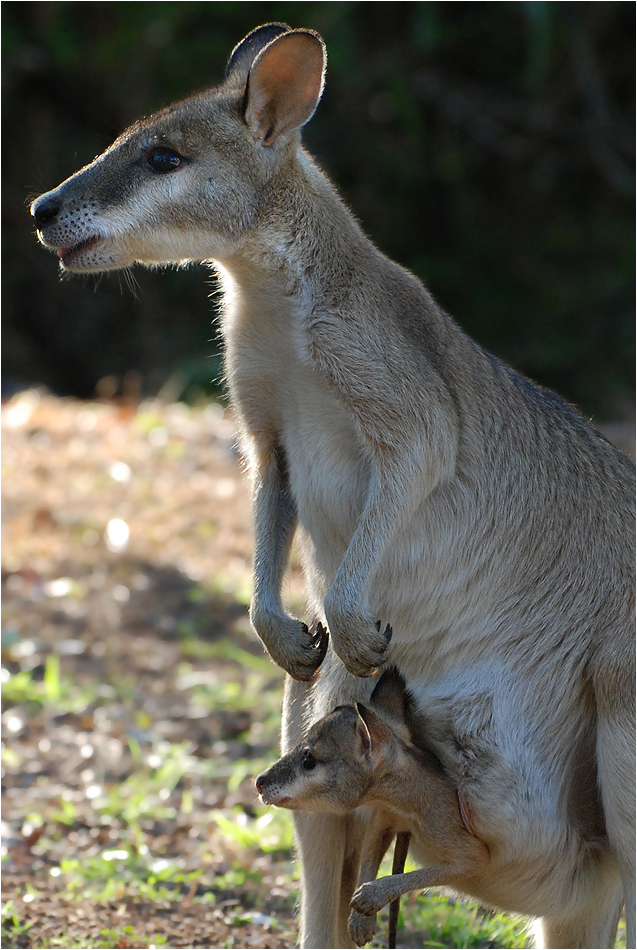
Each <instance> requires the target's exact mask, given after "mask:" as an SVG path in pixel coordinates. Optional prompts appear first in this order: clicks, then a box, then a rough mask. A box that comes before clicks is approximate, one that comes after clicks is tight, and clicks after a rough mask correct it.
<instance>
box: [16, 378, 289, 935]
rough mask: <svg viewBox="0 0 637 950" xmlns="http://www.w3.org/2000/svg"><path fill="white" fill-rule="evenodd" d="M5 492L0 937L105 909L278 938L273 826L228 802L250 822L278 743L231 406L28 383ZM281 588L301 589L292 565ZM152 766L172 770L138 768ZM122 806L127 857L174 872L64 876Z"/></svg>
mask: <svg viewBox="0 0 637 950" xmlns="http://www.w3.org/2000/svg"><path fill="white" fill-rule="evenodd" d="M3 496H4V501H3V513H4V518H3V523H4V536H3V573H2V591H3V603H4V606H3V654H2V655H3V668H4V670H5V671H7V672H4V673H3V681H6V677H7V676H9V675H10V676H12V677H14V678H13V679H12V680H11V681H10V683H8V685H7V692H9V688H10V687H13V686H14V684H15V683H16V682H17V683H18V685H20V683H21V682H22V681H21V680H20V679H19V676H18V674H20V675H22V677H23V679H24V680H25V682H24V684H22V685H23V687H24V688H23V689H22V693H19V694H18V702H16V699H15V697H14V693H13V692H10V694H9V699H8V700H7V699H6V697H5V706H4V713H3V718H2V729H3V740H4V742H3V800H4V806H3V880H2V884H3V892H4V893H3V901H13V904H12V905H10V906H11V907H12V908H13V911H14V914H15V916H16V919H17V920H19V924H20V926H19V927H18V926H17V924H16V922H15V921H13V930H12V932H13V937H12V940H14V941H15V942H13V943H11V945H14V946H18V945H20V946H47V947H51V946H75V945H79V946H88V945H94V944H89V943H86V942H84V943H82V942H81V941H86V940H90V939H98V937H99V934H100V932H101V931H109V930H112V931H113V932H114V934H115V936H110V938H109V935H108V934H106V933H103V934H102V937H101V938H99V939H101V940H103V941H106V942H103V943H97V944H96V945H98V946H126V947H128V946H140V943H139V939H140V938H144V939H145V940H148V941H149V942H150V944H152V941H153V939H156V944H157V945H160V939H159V938H160V937H162V936H163V938H164V940H167V941H168V944H167V945H169V946H174V947H211V946H250V947H289V946H293V945H294V938H293V936H292V932H291V928H293V920H292V916H293V908H294V899H295V893H294V892H295V888H296V884H295V883H294V881H293V876H292V870H293V864H292V854H291V850H290V847H289V845H287V846H286V847H285V848H283V850H281V851H276V850H275V851H272V852H271V853H267V852H266V853H264V852H263V850H262V848H261V846H260V845H261V842H260V841H256V837H255V836H253V837H255V841H251V840H248V841H247V842H246V841H243V840H242V839H241V832H242V827H241V824H240V821H239V825H238V827H237V829H236V830H237V835H236V840H235V839H233V834H232V832H233V828H235V826H236V825H237V821H238V820H239V819H240V816H241V815H243V816H245V821H246V822H248V823H249V824H250V826H252V825H253V824H254V821H255V817H254V816H255V814H256V813H255V811H254V808H255V805H256V804H257V799H256V795H255V791H254V785H253V776H254V775H255V774H257V772H258V771H259V770H260V768H262V767H263V766H264V765H265V764H266V763H267V762H268V761H270V762H271V761H273V759H274V758H275V757H276V743H277V732H278V728H279V706H280V700H281V689H282V681H283V677H282V674H281V672H280V671H279V670H278V669H277V668H276V667H275V666H274V665H273V664H271V663H270V662H269V661H268V660H267V659H266V658H265V656H264V653H263V649H262V647H261V645H260V644H259V643H258V641H257V640H256V637H255V636H254V635H253V634H252V633H251V632H250V628H249V624H248V619H247V609H246V604H247V601H248V596H249V587H250V559H251V548H252V540H251V530H250V511H249V501H248V489H247V485H246V481H245V479H244V478H243V477H242V475H241V472H240V465H239V462H238V457H237V454H236V451H235V447H234V431H233V427H232V423H231V421H230V420H229V419H228V418H227V416H226V415H225V414H224V413H223V412H222V410H221V409H219V408H218V407H216V406H214V407H209V408H207V409H205V410H203V409H201V410H192V409H188V408H186V407H185V406H179V405H163V404H161V403H159V402H153V403H147V404H144V405H141V406H134V407H129V406H125V405H115V404H112V403H110V404H107V403H104V404H98V403H93V404H90V405H87V404H82V403H80V402H77V401H72V400H61V399H55V398H53V397H51V396H48V395H44V394H40V393H36V392H30V393H26V394H23V395H22V396H20V397H16V398H15V399H14V400H13V401H12V402H11V403H10V404H8V405H7V406H5V407H4V410H3ZM289 588H290V592H291V594H290V596H291V599H292V601H294V599H295V597H296V598H297V599H298V597H299V596H300V577H299V572H298V569H296V570H295V571H293V572H292V575H291V579H290V585H289ZM295 591H297V594H295ZM51 658H53V659H51ZM53 661H55V662H53ZM250 663H251V664H252V666H251V667H250V665H247V664H250ZM15 677H18V678H17V680H16V678H15ZM56 677H57V681H56ZM38 690H40V691H42V690H43V692H40V693H38ZM20 699H21V700H22V701H19V700H20ZM153 756H155V759H153ZM136 757H137V758H136ZM149 763H150V764H149ZM161 769H164V773H166V770H168V772H170V770H171V769H172V772H173V773H174V774H172V776H171V775H168V777H167V778H166V777H165V778H164V786H165V787H163V788H159V789H157V788H155V787H154V786H153V782H155V784H156V777H157V774H158V773H159V772H160V771H161ZM175 774H176V775H177V780H175ZM133 781H137V782H138V784H139V785H140V787H142V783H144V782H146V785H147V790H148V797H149V802H150V803H149V805H148V807H147V808H146V809H145V816H142V817H140V814H135V815H134V816H133V817H134V821H132V820H131V814H133V813H131V812H130V809H129V814H127V813H126V809H125V808H124V807H123V806H122V801H121V798H122V797H123V796H124V795H125V794H129V798H130V794H131V792H130V789H131V788H132V789H133V793H136V787H133V786H131V782H133ZM114 796H116V797H114ZM65 803H66V804H65ZM113 803H114V804H113ZM109 804H110V805H113V808H112V809H111V811H113V812H114V813H115V814H116V815H117V816H118V817H116V818H114V819H113V820H109V817H108V814H107V811H108V809H109ZM184 804H186V806H187V807H186V808H184ZM65 809H66V811H65ZM142 811H144V809H142ZM65 814H66V816H67V818H66V821H65V819H64V815H65ZM69 815H70V818H69V817H68V816H69ZM213 815H214V816H219V815H221V816H222V817H224V816H225V818H226V819H227V821H231V822H233V823H234V824H233V826H232V828H231V829H230V833H227V831H226V834H225V835H224V834H221V833H220V831H219V822H218V821H216V820H215V819H214V818H212V817H211V816H213ZM131 828H132V829H133V831H134V832H135V833H136V834H138V835H139V836H141V837H140V841H137V842H133V849H134V848H135V847H137V850H138V852H141V857H140V855H139V853H138V855H137V859H138V862H141V864H140V868H141V871H142V872H144V869H145V871H146V872H147V876H148V873H150V872H149V866H148V861H150V859H151V858H152V859H153V861H155V865H157V862H159V863H160V864H161V862H162V861H164V862H168V863H170V862H176V866H177V867H178V868H179V870H180V875H178V877H180V878H181V879H182V880H181V882H180V883H178V887H177V890H175V889H174V888H173V890H172V892H170V894H169V895H168V897H167V898H166V897H165V898H164V899H161V900H160V899H154V900H149V899H148V898H147V897H144V895H143V894H141V893H136V891H135V885H134V882H132V883H131V882H129V881H128V880H126V862H124V864H122V866H121V868H120V869H119V870H118V869H117V868H116V867H115V864H116V862H115V860H113V861H112V864H113V871H112V877H111V878H109V879H107V884H108V887H110V888H111V893H112V895H113V898H112V899H111V900H104V899H98V900H95V899H94V898H92V897H86V898H85V897H83V896H82V895H83V894H84V893H85V892H86V893H90V894H95V893H98V894H99V890H100V888H99V887H97V885H98V883H99V882H100V880H102V879H100V868H99V867H97V868H96V869H92V865H91V864H90V862H91V861H94V863H95V862H97V860H98V856H99V855H103V854H104V853H105V849H108V848H109V847H110V848H111V849H112V850H113V853H116V852H117V848H118V847H119V848H120V849H122V848H130V846H131V835H132V832H131ZM137 829H138V830H137ZM144 855H146V856H147V859H148V860H147V861H146V864H145V865H144V867H142V866H141V865H142V864H143V863H144V862H143V861H142V858H143V856H144ZM65 861H66V862H67V864H66V865H65V864H64V862H65ZM131 861H132V858H131V856H130V855H129V862H128V863H129V865H130V862H131ZM69 862H70V864H69ZM73 862H76V864H75V865H74V864H73ZM77 862H79V866H76V865H77ZM87 862H88V863H87ZM83 866H84V867H86V868H88V869H89V870H88V871H87V872H86V874H85V875H83V873H82V867H83ZM104 867H106V865H104V864H103V862H102V868H104ZM60 868H62V871H61V872H60V871H59V869H60ZM201 868H204V869H205V873H204V875H203V876H202V877H201V878H198V879H197V880H196V881H194V880H193V881H191V880H190V879H189V877H188V875H189V873H190V872H195V871H197V870H200V869H201ZM138 870H139V869H138ZM150 870H151V871H152V866H151V867H150ZM169 870H170V867H169ZM89 872H90V873H89ZM118 875H123V877H122V879H121V880H120V881H119V884H118V882H117V878H118ZM160 877H161V875H160ZM93 878H94V879H93ZM174 880H175V875H173V881H172V883H174ZM113 881H114V882H115V885H113ZM69 882H70V884H69ZM73 882H75V883H73ZM102 883H103V881H102ZM100 886H101V885H100ZM96 887H97V890H96ZM158 887H159V883H158V884H157V886H156V887H155V890H157V888H158ZM69 888H70V889H69ZM101 889H102V892H104V891H105V888H104V887H102V888H101ZM175 894H177V895H178V900H176V899H172V898H174V896H175ZM205 894H208V896H210V895H211V894H212V895H214V902H213V903H210V902H207V903H206V902H204V903H201V902H200V899H201V898H202V896H203V895H205ZM154 896H155V897H156V895H154ZM28 925H30V926H29V928H28V930H27V929H26V927H27V926H28ZM127 927H129V928H132V932H133V934H134V936H127V935H126V928H127ZM20 928H22V929H20ZM10 929H11V928H10ZM129 933H130V931H129ZM73 940H77V941H78V943H77V944H75V943H73V942H72V941H73ZM109 940H110V942H109ZM115 940H117V941H118V942H114V941H115ZM59 941H63V942H62V943H60V942H59ZM130 941H132V942H130ZM4 945H5V946H9V944H8V943H6V942H5V944H4ZM142 945H144V946H148V945H149V943H143V944H142Z"/></svg>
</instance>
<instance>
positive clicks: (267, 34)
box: [226, 23, 291, 82]
mask: <svg viewBox="0 0 637 950" xmlns="http://www.w3.org/2000/svg"><path fill="white" fill-rule="evenodd" d="M290 29H291V27H289V26H288V25H287V24H286V23H264V24H263V26H258V27H257V28H256V30H252V32H251V33H248V35H247V36H246V37H245V38H244V39H242V40H241V42H240V43H237V45H236V46H235V48H234V49H233V51H232V53H231V54H230V59H229V60H228V65H227V66H226V80H228V79H233V80H234V79H240V80H241V81H242V82H246V81H247V79H248V73H249V72H250V67H251V66H252V63H253V62H254V60H255V58H256V57H257V55H258V54H259V53H260V52H261V50H262V49H263V47H264V46H267V45H268V43H271V42H272V40H274V39H276V37H277V36H280V34H281V33H287V32H288V31H289V30H290Z"/></svg>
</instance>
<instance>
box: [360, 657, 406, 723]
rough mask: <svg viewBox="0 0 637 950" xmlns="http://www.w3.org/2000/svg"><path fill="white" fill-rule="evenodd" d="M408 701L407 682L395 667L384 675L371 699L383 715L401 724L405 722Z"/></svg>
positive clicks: (375, 707)
mask: <svg viewBox="0 0 637 950" xmlns="http://www.w3.org/2000/svg"><path fill="white" fill-rule="evenodd" d="M406 700H407V693H406V685H405V680H404V679H403V677H402V676H401V674H400V673H399V672H398V670H397V669H396V668H395V667H392V668H391V669H389V670H386V671H385V672H384V673H383V675H382V676H381V678H380V679H379V681H378V683H377V684H376V686H375V688H374V692H373V693H372V695H371V696H370V698H369V701H370V703H371V704H372V706H373V707H374V709H376V710H377V711H378V712H379V713H380V714H381V715H384V716H386V717H387V718H388V719H392V720H394V721H396V722H401V723H404V722H405V704H406Z"/></svg>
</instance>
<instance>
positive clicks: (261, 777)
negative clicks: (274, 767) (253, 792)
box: [254, 772, 265, 792]
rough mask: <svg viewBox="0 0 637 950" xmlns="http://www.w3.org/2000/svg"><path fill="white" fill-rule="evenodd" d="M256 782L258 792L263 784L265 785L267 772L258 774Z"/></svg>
mask: <svg viewBox="0 0 637 950" xmlns="http://www.w3.org/2000/svg"><path fill="white" fill-rule="evenodd" d="M254 784H255V785H256V787H257V792H260V791H261V789H262V788H263V786H264V785H265V772H262V773H261V775H257V777H256V778H255V780H254Z"/></svg>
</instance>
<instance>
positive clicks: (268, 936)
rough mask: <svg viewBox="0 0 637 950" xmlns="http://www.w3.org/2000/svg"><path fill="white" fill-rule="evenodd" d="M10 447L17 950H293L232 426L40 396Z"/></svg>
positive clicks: (618, 429) (293, 598)
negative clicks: (261, 775)
mask: <svg viewBox="0 0 637 950" xmlns="http://www.w3.org/2000/svg"><path fill="white" fill-rule="evenodd" d="M2 429H3V462H2V472H3V561H2V592H3V634H2V661H3V662H2V666H3V674H2V675H3V686H5V688H6V695H5V703H4V706H3V710H4V711H3V715H2V732H3V746H2V750H3V770H2V783H3V803H4V804H3V845H2V860H3V875H2V888H3V902H6V904H5V920H4V924H3V929H4V934H5V942H4V944H3V945H4V946H7V947H8V946H16V947H17V946H22V947H62V946H63V947H72V946H83V947H85V946H100V947H113V946H116V947H139V946H144V947H152V946H170V947H213V946H214V947H226V946H227V947H248V946H249V947H292V946H294V940H295V937H294V928H295V924H294V906H295V899H296V888H297V884H296V881H295V876H294V864H293V855H292V851H291V841H290V840H289V829H288V830H286V828H285V827H283V826H281V827H278V826H277V828H276V829H271V830H272V834H270V832H269V825H268V821H269V818H268V816H267V814H266V815H264V814H263V809H261V810H260V809H259V806H258V803H257V799H256V795H255V791H254V783H253V777H254V775H256V774H257V772H258V771H259V770H260V769H261V768H262V767H263V766H264V765H265V764H267V763H268V762H271V761H272V760H273V758H274V757H275V756H276V744H277V738H278V729H279V722H280V717H279V708H280V700H281V690H282V682H283V676H282V674H281V671H279V670H278V669H277V668H276V667H274V666H273V665H272V664H270V663H269V661H268V660H267V659H266V658H265V657H264V653H263V650H262V647H261V645H260V644H259V643H258V641H257V640H256V638H255V636H254V635H253V634H252V633H251V631H250V627H249V623H248V619H247V603H248V598H249V588H250V560H251V550H252V537H251V529H250V511H249V501H248V489H247V485H246V480H245V479H244V478H243V476H242V474H241V471H240V464H239V460H238V456H237V453H236V450H235V443H234V429H233V425H232V419H231V417H230V416H229V415H228V413H227V412H223V411H222V410H221V409H220V408H219V407H217V406H210V407H207V408H205V409H204V408H188V407H186V406H183V405H165V404H163V403H161V402H159V401H152V402H148V403H145V404H142V405H135V406H128V405H124V404H121V405H118V404H115V403H112V402H111V403H107V402H104V403H90V404H87V403H81V402H78V401H74V400H64V399H57V398H54V397H52V396H50V395H47V394H44V393H39V392H35V391H33V392H27V393H23V394H20V395H19V396H17V397H15V398H14V399H13V400H12V401H11V402H10V403H8V404H7V405H6V406H4V408H3V412H2ZM608 435H609V437H611V438H613V439H615V440H616V441H617V442H618V443H619V444H620V445H621V447H622V448H624V449H625V450H627V451H628V452H631V453H633V454H634V435H633V432H632V428H631V427H629V426H623V425H619V424H618V425H615V426H611V427H609V429H608ZM287 599H288V603H289V604H290V606H291V607H293V608H295V609H296V610H297V611H300V612H301V613H302V610H303V598H302V583H301V575H300V569H299V566H298V559H297V558H296V556H295V557H294V558H293V565H292V570H291V571H290V577H289V581H288V585H287ZM379 945H380V944H379ZM420 945H421V946H422V945H423V944H420Z"/></svg>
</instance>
